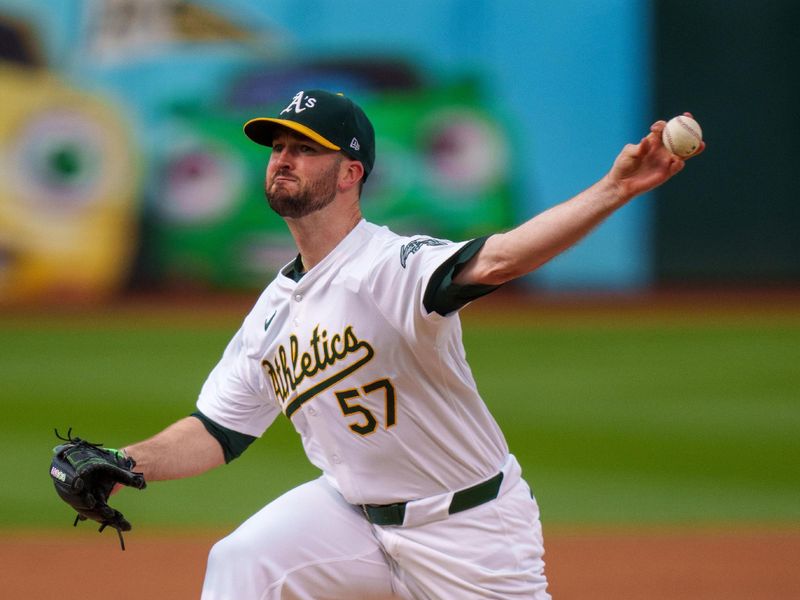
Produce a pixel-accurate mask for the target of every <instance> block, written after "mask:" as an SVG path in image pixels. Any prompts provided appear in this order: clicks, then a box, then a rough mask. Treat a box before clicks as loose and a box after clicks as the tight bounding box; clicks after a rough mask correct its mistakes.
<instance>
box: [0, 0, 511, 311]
mask: <svg viewBox="0 0 800 600" xmlns="http://www.w3.org/2000/svg"><path fill="white" fill-rule="evenodd" d="M6 4H9V3H6ZM58 4H59V6H57V7H53V6H51V4H50V3H36V2H33V3H22V2H19V3H10V4H9V5H8V6H6V7H5V8H4V7H3V6H2V5H0V30H1V31H2V38H3V42H2V49H1V52H0V85H1V87H2V89H3V96H2V109H3V113H2V121H0V148H1V149H2V157H3V173H2V181H1V182H0V185H1V186H2V187H1V188H0V194H2V197H1V201H2V203H1V204H0V243H2V255H3V258H2V276H1V277H0V300H2V301H18V300H22V299H24V300H30V299H36V298H45V299H46V298H50V299H53V298H54V297H55V298H58V299H59V300H65V299H68V298H69V299H87V298H88V299H91V298H98V297H105V296H108V295H110V294H114V293H116V292H118V291H120V290H121V289H123V288H125V287H126V286H128V285H129V284H130V282H131V281H135V282H136V284H138V285H149V286H159V287H171V286H177V285H185V284H191V285H192V286H195V287H197V286H200V287H221V288H258V287H261V286H262V285H263V282H264V281H266V280H267V279H268V277H269V276H270V275H271V274H272V273H274V272H275V271H276V270H277V269H278V268H279V267H280V266H281V265H283V264H285V263H286V262H287V261H288V260H289V259H290V258H291V256H292V255H293V252H294V250H293V244H292V240H291V238H290V237H289V235H288V232H287V230H286V228H285V226H284V224H283V222H282V221H281V220H280V219H279V218H278V217H277V216H275V215H274V214H272V213H271V212H270V211H269V210H268V209H265V202H264V199H263V184H262V181H263V174H264V168H265V165H266V161H267V159H268V150H266V149H264V148H263V147H259V146H256V145H254V144H252V143H251V142H249V140H247V138H245V137H244V136H243V134H242V130H241V127H242V124H243V123H244V122H245V121H246V120H247V119H249V118H252V117H253V116H257V115H263V114H269V113H271V112H272V111H275V110H276V109H277V110H280V108H282V106H283V105H284V104H285V103H286V101H287V99H288V98H291V96H293V95H294V93H295V92H296V91H297V90H299V89H304V88H310V87H324V88H329V89H334V90H337V91H338V90H341V91H345V92H346V93H347V94H348V95H350V96H351V97H353V98H354V99H356V100H357V101H358V102H359V103H360V104H362V106H363V107H364V108H365V109H366V111H367V112H368V114H369V115H370V116H371V118H372V120H373V122H374V124H375V127H376V130H377V132H378V140H377V145H378V148H379V153H380V160H379V161H378V164H377V166H376V170H375V172H374V174H373V175H372V177H371V178H370V181H369V182H368V184H367V187H366V189H365V193H364V197H365V203H364V212H365V215H366V216H367V217H368V218H371V219H375V220H377V221H379V222H381V223H385V224H387V225H389V226H390V227H392V228H394V229H395V230H397V231H399V232H417V231H425V232H427V233H430V234H432V235H436V236H440V237H446V238H451V239H463V238H466V237H469V236H474V235H477V234H478V233H482V232H485V231H491V230H496V229H500V228H504V227H507V226H509V225H510V224H511V223H512V222H513V213H514V209H513V201H514V199H513V190H512V185H511V181H510V175H509V168H508V164H509V162H508V161H509V158H510V155H511V153H510V150H509V147H510V144H511V142H510V138H509V135H508V133H507V128H508V124H507V123H504V122H503V121H502V119H500V118H498V117H497V116H495V115H494V114H493V112H492V110H491V108H490V107H488V106H486V105H485V104H484V102H483V96H484V95H483V90H482V82H481V80H480V77H479V75H478V74H474V73H468V74H466V75H465V74H464V73H463V72H462V73H458V74H454V75H453V76H452V77H449V78H448V77H437V78H436V79H435V80H433V79H430V78H428V77H426V74H425V73H424V71H423V70H422V69H420V68H419V65H418V64H417V63H415V62H414V61H411V60H408V59H407V58H405V57H403V56H392V55H387V54H383V55H375V56H371V55H360V54H356V53H346V52H339V53H329V52H326V53H319V52H317V53H314V52H312V53H305V54H303V53H299V54H298V53H296V52H293V51H292V50H293V49H294V48H293V46H292V43H291V42H290V41H287V38H288V35H287V34H286V32H283V31H281V28H280V27H279V26H277V25H275V23H273V22H270V21H269V20H268V19H265V18H264V17H263V15H261V16H259V14H258V13H257V12H251V13H248V12H247V11H246V10H244V9H243V5H241V4H240V5H239V6H237V7H227V8H225V7H223V6H220V5H216V6H214V5H203V4H200V3H192V2H186V1H180V0H135V1H134V0H84V1H79V0H73V1H72V2H64V3H58ZM278 48H280V50H278Z"/></svg>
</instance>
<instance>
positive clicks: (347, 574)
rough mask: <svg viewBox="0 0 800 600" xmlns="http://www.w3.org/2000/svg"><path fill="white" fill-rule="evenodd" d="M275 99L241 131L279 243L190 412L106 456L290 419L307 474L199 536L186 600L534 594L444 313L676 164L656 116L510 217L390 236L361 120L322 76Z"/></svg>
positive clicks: (163, 463)
mask: <svg viewBox="0 0 800 600" xmlns="http://www.w3.org/2000/svg"><path fill="white" fill-rule="evenodd" d="M286 100H287V103H286V107H285V108H284V109H283V110H281V112H280V113H279V114H277V115H274V116H270V117H258V118H254V119H252V120H250V121H248V122H247V123H246V124H245V125H244V133H245V134H246V135H247V136H248V137H249V138H250V139H251V140H253V141H254V142H255V143H258V144H262V145H264V146H269V147H271V148H272V151H271V154H270V156H269V160H268V163H267V166H266V177H265V182H264V189H265V194H266V198H267V201H268V203H269V205H270V207H271V208H272V209H273V210H274V211H276V212H277V213H278V214H279V215H281V216H282V217H283V218H284V220H285V221H286V224H287V226H288V228H289V230H290V231H291V234H292V236H293V237H294V240H295V242H296V244H297V248H298V254H297V257H296V258H295V259H294V260H293V261H292V262H291V263H289V264H288V265H286V266H285V267H284V268H283V269H282V270H281V271H280V272H279V273H278V275H277V276H276V277H275V279H274V280H273V281H272V282H271V283H270V284H269V285H268V286H267V288H266V289H265V290H264V291H263V293H262V294H261V296H260V297H259V298H258V300H257V301H256V303H255V305H254V307H253V309H252V310H251V311H250V313H249V314H248V315H247V316H246V317H245V319H244V321H243V322H242V325H241V327H240V329H239V330H238V331H237V332H236V333H235V335H234V336H233V338H232V339H231V341H230V343H229V344H228V346H227V348H225V351H224V353H223V354H222V357H221V358H220V360H219V362H218V364H217V365H216V366H215V368H214V369H213V370H212V371H211V373H210V374H209V375H208V378H207V379H206V381H205V383H204V384H203V386H202V389H201V391H200V394H199V398H198V400H197V406H196V410H195V412H193V413H192V414H191V415H190V416H187V417H186V418H184V419H182V420H180V421H178V422H176V423H174V424H173V425H171V426H169V427H168V428H167V429H165V430H164V431H162V432H161V433H158V434H157V435H155V436H154V437H152V438H150V439H148V440H146V441H143V442H140V443H136V444H132V445H130V446H128V447H127V448H124V449H122V450H119V451H114V452H115V454H114V456H116V457H118V458H119V457H123V458H124V460H126V461H128V462H127V463H126V464H127V465H129V466H130V467H131V468H132V467H133V466H134V465H135V468H136V469H137V471H136V473H137V474H138V475H141V476H143V478H144V479H143V480H141V485H140V486H139V487H143V486H144V480H145V479H146V480H147V481H148V482H152V481H157V480H165V479H173V478H179V477H186V476H190V475H197V474H200V473H202V472H204V471H206V470H208V469H210V468H212V467H215V466H218V465H221V464H223V463H225V462H229V461H231V460H233V459H234V458H236V457H237V456H239V455H240V454H241V453H242V452H243V451H244V450H245V449H246V448H247V447H248V445H249V444H250V443H252V442H253V441H254V440H255V439H256V438H258V437H260V436H261V435H262V434H263V433H264V432H265V431H266V430H267V429H268V428H269V426H270V424H271V423H272V422H273V421H274V420H275V419H276V418H278V417H279V415H280V414H281V413H283V415H284V416H285V417H286V418H288V419H289V420H290V421H291V423H292V425H293V426H294V428H295V429H296V430H297V433H298V434H299V436H300V438H301V440H302V443H303V447H304V449H305V452H306V454H307V456H308V459H309V460H310V461H311V462H312V463H313V464H314V465H316V466H317V467H318V468H319V469H320V470H321V471H322V476H321V477H319V478H318V479H316V480H314V481H310V482H308V483H305V484H303V485H301V486H299V487H297V488H295V489H293V490H290V491H289V492H287V493H286V494H284V495H283V496H281V497H279V498H278V499H276V500H274V501H272V502H270V503H269V504H267V505H266V506H265V507H264V508H262V509H261V510H260V511H259V512H257V513H256V514H254V515H253V516H252V517H250V518H249V519H248V520H247V521H245V522H244V523H243V524H242V525H241V526H240V527H239V528H238V529H236V530H235V531H234V532H233V533H231V534H230V535H228V536H227V537H226V538H224V539H222V540H221V541H219V542H218V543H217V544H216V545H215V546H214V547H213V548H212V550H211V553H210V556H209V559H208V566H207V570H206V576H205V582H204V585H203V594H202V598H203V599H204V600H244V599H251V600H256V599H268V600H278V599H282V598H283V599H285V598H296V599H308V600H312V599H313V600H320V599H325V598H327V599H340V600H341V599H349V598H360V599H373V598H402V599H439V600H442V599H444V600H451V599H459V600H468V599H476V600H477V599H485V598H503V599H509V598H526V599H530V598H536V599H540V600H544V599H546V598H549V597H550V596H549V594H548V593H547V589H546V588H547V580H546V578H545V571H544V562H543V558H542V557H543V554H544V549H543V540H542V531H541V525H540V520H539V509H538V506H537V503H536V500H535V498H534V497H533V495H532V493H531V489H530V487H529V486H528V484H527V483H526V481H525V480H524V479H523V478H522V475H521V469H520V465H519V463H518V462H517V460H516V459H515V458H514V455H513V454H511V453H510V452H509V448H508V446H507V444H506V440H505V439H504V437H503V434H502V432H501V431H500V429H499V427H498V426H497V423H496V422H495V420H494V419H493V418H492V415H491V414H490V412H489V410H488V409H487V407H486V405H485V404H484V402H483V400H482V399H481V397H480V395H479V394H478V391H477V388H476V384H475V381H474V379H473V377H472V374H471V372H470V368H469V366H468V364H467V361H466V359H465V352H464V347H463V345H462V341H461V324H460V321H459V316H458V314H459V310H460V309H461V308H463V307H464V306H466V305H467V304H468V303H470V302H471V301H473V300H476V299H477V298H479V297H481V296H483V295H485V294H488V293H490V292H492V291H493V290H494V289H496V288H497V287H498V286H500V285H502V284H503V283H505V282H508V281H510V280H512V279H514V278H516V277H519V276H521V275H523V274H526V273H528V272H530V271H532V270H534V269H536V268H537V267H539V266H540V265H542V264H543V263H545V262H547V261H548V260H550V259H551V258H553V257H554V256H555V255H557V254H558V253H559V252H561V251H563V250H565V249H566V248H568V247H569V246H571V245H573V244H574V243H576V242H577V241H578V240H580V239H581V238H582V237H583V236H585V235H586V234H587V233H588V232H589V231H590V230H591V229H592V228H593V227H595V226H597V225H598V224H600V223H601V222H602V221H603V220H604V219H605V218H606V217H607V216H609V215H610V214H611V213H612V212H614V211H615V210H616V209H618V208H619V207H621V206H623V205H624V204H625V203H626V202H628V201H629V200H631V199H632V198H633V197H635V196H637V195H639V194H641V193H643V192H646V191H648V190H650V189H652V188H654V187H656V186H658V185H660V184H662V183H663V182H665V181H667V180H668V179H669V178H670V177H672V176H673V175H675V174H676V173H678V172H679V171H680V170H681V169H682V168H683V167H684V164H685V160H684V159H682V158H680V157H677V156H674V155H672V154H671V153H670V152H669V151H668V150H667V149H666V148H665V147H664V145H663V142H662V140H661V132H662V130H663V128H664V122H663V121H658V122H656V123H655V124H653V125H652V127H651V130H650V133H649V134H648V135H647V136H645V137H644V138H643V139H642V140H641V141H640V142H639V143H638V144H629V145H627V146H626V147H625V148H624V149H623V150H622V151H621V153H620V154H619V156H618V157H617V158H616V160H615V162H614V164H613V166H612V167H611V169H610V171H609V172H608V174H607V175H606V176H604V177H603V178H602V179H601V180H600V181H598V182H597V183H595V184H594V185H593V186H591V187H590V188H588V189H587V190H585V191H583V192H581V193H580V194H578V195H577V196H575V197H574V198H572V199H570V200H568V201H566V202H564V203H562V204H559V205H557V206H555V207H553V208H551V209H549V210H547V211H545V212H544V213H542V214H540V215H538V216H536V217H535V218H533V219H531V220H530V221H528V222H526V223H524V224H522V225H520V226H519V227H517V228H515V229H513V230H511V231H508V232H506V233H497V234H495V235H492V236H489V237H485V238H478V239H473V240H467V241H461V242H452V241H448V240H441V239H436V238H432V237H428V236H425V235H418V236H411V237H405V236H400V235H397V234H395V233H393V232H392V231H390V230H388V229H387V228H385V227H381V226H379V225H375V224H373V223H370V222H367V221H365V220H364V219H363V218H362V215H361V209H360V196H361V187H362V184H363V182H364V180H365V179H366V178H367V177H368V176H369V174H370V172H371V171H372V169H373V165H374V162H375V136H374V131H373V128H372V125H371V123H370V121H369V119H368V118H367V116H366V115H365V114H364V112H363V111H362V110H361V109H360V108H359V106H358V105H356V104H355V103H354V102H353V101H351V100H350V99H349V98H347V97H345V96H343V95H339V94H333V93H329V92H326V91H322V90H303V91H298V92H297V94H296V95H295V96H294V97H293V98H287V99H286ZM687 114H688V113H687ZM703 148H704V145H701V147H700V148H699V149H698V152H697V153H699V152H701V151H702V150H703ZM120 460H122V459H120ZM120 481H121V482H122V483H126V481H123V480H120ZM137 481H138V480H137ZM104 499H107V495H106V496H105V497H104ZM110 514H112V513H110ZM89 517H90V518H91V517H92V515H91V514H89ZM112 525H113V523H112Z"/></svg>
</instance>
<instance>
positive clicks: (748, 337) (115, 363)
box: [0, 307, 800, 528]
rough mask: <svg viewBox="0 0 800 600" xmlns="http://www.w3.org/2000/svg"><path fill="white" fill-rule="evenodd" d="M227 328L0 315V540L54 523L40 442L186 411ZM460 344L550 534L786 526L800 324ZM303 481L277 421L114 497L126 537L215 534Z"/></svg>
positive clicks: (798, 514)
mask: <svg viewBox="0 0 800 600" xmlns="http://www.w3.org/2000/svg"><path fill="white" fill-rule="evenodd" d="M242 316H243V313H242V314H233V313H230V314H226V315H222V316H220V315H219V314H216V315H215V316H214V317H213V318H209V316H208V315H207V314H206V313H203V312H202V311H198V312H197V313H191V312H190V313H189V314H186V313H185V312H181V313H179V311H177V310H176V312H175V313H174V314H173V313H171V312H170V311H166V312H165V311H163V310H162V311H159V313H157V314H146V313H145V314H140V313H137V312H135V311H134V312H126V311H121V312H119V313H114V312H113V311H112V312H111V313H106V314H102V315H88V314H86V315H80V316H68V315H62V316H44V315H38V316H36V315H29V316H27V317H21V316H4V317H0V338H2V344H0V382H2V383H0V386H1V389H2V391H1V392H0V396H1V397H2V408H3V411H2V412H3V417H2V421H0V450H1V451H2V454H0V455H1V456H2V457H3V459H2V464H0V470H1V472H2V477H3V480H4V482H5V483H4V484H3V486H2V487H1V488H0V527H2V528H52V527H54V526H55V527H64V526H68V525H69V524H70V523H71V521H72V518H73V515H72V513H71V512H70V510H69V509H68V508H67V507H66V506H65V505H64V504H63V503H62V502H61V501H60V500H58V498H57V497H56V495H55V493H54V492H53V490H52V484H51V483H50V479H49V476H48V474H47V470H48V465H49V460H50V454H51V449H52V447H53V446H54V445H55V443H56V440H55V438H54V434H53V428H54V427H58V428H59V429H60V430H61V431H62V432H64V433H65V432H66V429H67V427H69V426H72V427H73V428H74V433H75V434H77V435H80V436H81V437H84V438H87V439H90V440H92V441H99V442H104V443H105V444H107V445H109V446H116V447H118V446H121V445H124V444H125V443H129V442H132V441H136V440H138V439H142V438H144V437H147V436H150V435H152V434H153V433H156V432H157V431H158V430H160V429H161V428H162V427H163V426H166V425H167V424H169V423H170V422H172V421H174V420H175V419H178V418H180V417H182V416H184V415H186V414H188V413H190V412H191V411H192V410H193V408H194V400H195V398H196V396H197V392H198V391H199V388H200V385H201V384H202V382H203V380H204V379H205V376H206V374H207V373H208V371H209V370H210V369H211V368H212V367H213V365H214V364H215V362H216V360H217V359H218V357H219V356H220V354H221V352H222V350H223V348H224V346H225V344H226V343H227V341H228V339H229V338H230V336H231V335H232V334H233V332H234V331H235V329H236V328H237V327H238V324H239V321H240V319H241V317H242ZM464 329H465V343H466V346H467V353H468V357H469V360H470V363H471V365H472V368H473V372H474V374H475V377H476V379H477V381H478V386H479V388H480V390H481V392H482V394H483V395H484V397H485V398H486V401H487V403H488V404H489V406H490V408H491V410H492V411H493V413H494V415H495V416H496V418H497V420H498V422H499V423H500V425H501V427H502V428H503V430H504V431H505V433H506V436H507V439H508V442H509V445H510V447H511V450H512V452H514V454H516V456H517V457H518V458H519V459H520V462H521V463H522V465H523V468H524V474H525V477H526V479H527V480H528V482H529V483H530V484H531V486H532V488H533V489H534V492H535V494H536V496H537V498H538V500H539V503H540V506H541V509H542V517H543V520H544V521H545V522H546V523H549V524H563V525H572V524H597V525H609V524H684V525H686V524H690V525H691V524H730V523H743V524H747V523H759V524H763V523H775V524H783V523H795V524H796V523H800V501H798V500H799V499H800V312H792V311H789V312H786V313H785V314H779V315H775V314H771V315H769V316H768V317H764V316H763V315H761V314H760V313H759V311H758V307H753V308H752V310H750V311H745V312H742V313H737V314H735V315H727V316H725V315H722V316H719V317H715V318H707V317H698V316H695V317H691V315H690V316H689V318H677V319H676V318H675V315H672V314H669V313H665V314H664V315H662V316H654V317H648V318H630V319H629V318H625V317H624V315H622V316H620V315H617V316H616V317H615V318H614V319H609V318H608V315H607V314H603V313H599V314H598V315H597V316H592V315H591V314H582V315H580V318H574V316H570V315H569V314H564V315H561V316H552V315H551V316H549V317H548V318H542V316H541V315H540V314H537V312H536V311H535V310H533V311H529V312H516V313H513V312H512V313H510V314H507V315H505V316H504V317H503V318H502V319H497V318H492V319H491V320H487V319H486V318H485V316H484V315H482V314H481V313H470V312H469V311H467V314H466V315H465V328H464ZM316 475H317V472H316V470H315V469H314V468H313V467H312V466H310V465H309V464H308V462H307V461H306V459H305V457H304V455H303V453H302V448H301V445H300V442H299V438H298V437H297V436H296V434H295V433H294V432H293V430H292V429H291V427H290V426H289V424H288V423H287V422H286V420H285V419H283V418H281V419H279V420H278V422H276V424H275V425H274V426H273V427H272V428H271V429H270V430H269V431H268V432H267V433H266V434H265V435H264V437H263V438H262V439H261V440H259V441H258V442H256V443H255V444H254V445H253V446H251V448H250V449H249V450H248V451H247V452H246V453H245V454H244V455H243V456H242V457H241V458H239V459H238V460H236V461H234V462H233V463H231V464H230V465H228V466H226V467H223V468H220V469H217V470H215V471H213V472H211V473H208V474H206V475H204V476H201V477H198V478H194V479H190V480H182V481H173V482H158V483H154V484H152V485H151V486H149V487H148V489H147V490H146V491H144V492H138V491H133V490H130V491H128V490H126V491H124V492H123V493H121V494H120V495H118V496H117V497H116V499H115V500H116V506H117V507H118V508H119V509H120V510H122V511H123V513H125V514H126V516H128V517H129V518H130V519H131V521H132V522H134V523H135V524H136V525H137V527H151V528H154V527H159V528H160V527H165V526H173V527H187V528H188V527H197V526H201V527H221V528H229V527H232V526H235V525H236V524H237V523H239V522H240V521H242V520H243V519H245V518H246V517H247V516H249V515H250V514H252V513H253V512H255V511H256V510H258V509H259V508H260V507H261V506H263V505H264V504H265V503H266V502H267V501H268V500H270V499H271V498H273V497H275V496H277V495H279V494H280V493H282V492H283V491H285V490H287V489H289V488H291V487H292V486H294V485H296V484H298V483H300V482H302V481H306V480H308V479H310V478H312V477H315V476H316Z"/></svg>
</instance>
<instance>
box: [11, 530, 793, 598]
mask: <svg viewBox="0 0 800 600" xmlns="http://www.w3.org/2000/svg"><path fill="white" fill-rule="evenodd" d="M222 535H223V534H221V533H220V534H211V533H207V534H191V535H190V534H185V533H175V534H171V535H163V536H162V537H156V536H153V535H152V534H141V533H134V532H131V533H130V534H128V536H127V537H126V546H127V550H126V551H125V552H122V551H120V549H119V545H118V542H117V538H116V535H114V532H113V531H112V532H105V533H104V534H103V535H98V534H97V533H96V532H95V531H90V530H89V529H86V530H85V531H79V530H73V529H72V528H65V529H64V531H60V532H58V533H57V534H56V533H48V534H44V533H37V534H31V533H27V534H26V533H18V534H16V535H13V534H9V533H5V534H3V535H2V537H0V582H1V583H0V586H2V587H0V597H2V598H9V599H14V600H17V599H27V600H54V599H59V600H60V599H63V598H81V599H84V600H105V599H107V598H114V599H115V600H144V599H152V600H162V599H164V600H167V599H169V600H184V599H185V600H189V599H196V598H198V597H199V595H200V587H201V583H202V578H203V572H204V568H205V559H206V554H207V553H208V550H209V548H210V547H211V545H212V544H213V542H214V540H216V539H217V538H219V537H221V536H222ZM545 547H546V548H547V554H546V555H545V560H546V563H547V573H548V577H549V579H550V592H551V594H552V595H553V598H554V600H612V599H613V600H634V599H636V600H667V599H670V600H674V599H680V600H693V599H698V600H722V599H725V600H758V599H764V600H767V599H768V600H790V599H791V600H794V599H797V598H800V573H799V572H798V570H797V561H798V557H800V529H793V530H790V531H778V530H775V529H771V530H766V531H757V530H744V531H723V530H709V531H702V530H701V531H693V532H692V531H687V530H685V529H683V530H680V531H675V532H670V531H668V530H666V529H659V530H649V531H638V532H637V531H634V530H630V531H621V532H616V533H613V532H609V531H606V532H579V531H574V532H571V533H570V532H554V533H552V534H550V535H548V534H547V532H546V531H545ZM342 600H350V599H342ZM352 600H356V599H352ZM441 600H457V599H455V598H454V599H441Z"/></svg>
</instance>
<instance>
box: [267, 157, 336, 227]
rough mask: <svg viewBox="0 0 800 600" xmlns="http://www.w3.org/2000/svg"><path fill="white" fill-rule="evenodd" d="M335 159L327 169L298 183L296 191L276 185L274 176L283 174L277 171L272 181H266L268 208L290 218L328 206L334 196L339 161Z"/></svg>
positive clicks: (297, 217) (296, 217)
mask: <svg viewBox="0 0 800 600" xmlns="http://www.w3.org/2000/svg"><path fill="white" fill-rule="evenodd" d="M340 162H341V161H337V162H336V163H334V164H333V165H331V167H330V168H329V169H327V170H326V171H323V172H322V173H319V175H317V177H316V178H315V179H314V180H312V181H309V182H308V183H306V184H302V183H300V185H299V189H298V190H297V191H296V192H290V191H289V190H288V189H286V187H284V186H283V185H280V184H278V185H276V184H275V182H274V178H275V177H277V176H279V175H282V174H285V173H284V172H282V171H278V172H276V173H275V175H274V176H273V181H272V183H269V182H268V183H267V185H266V186H265V189H264V193H265V195H266V197H267V203H268V204H269V206H270V208H271V209H272V210H274V211H275V212H276V213H277V214H278V215H280V216H281V217H285V218H290V219H299V218H302V217H305V216H306V215H310V214H311V213H314V212H317V211H318V210H321V209H323V208H325V207H326V206H328V205H329V204H330V203H331V202H333V200H334V198H336V183H337V181H336V180H337V177H336V175H337V172H338V170H339V163H340Z"/></svg>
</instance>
